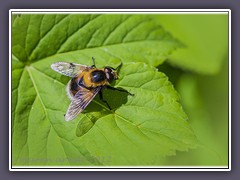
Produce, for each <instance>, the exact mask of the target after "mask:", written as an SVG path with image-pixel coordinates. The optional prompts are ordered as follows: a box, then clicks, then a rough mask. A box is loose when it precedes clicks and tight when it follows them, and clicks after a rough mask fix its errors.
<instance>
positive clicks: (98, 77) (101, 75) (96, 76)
mask: <svg viewBox="0 0 240 180" xmlns="http://www.w3.org/2000/svg"><path fill="white" fill-rule="evenodd" d="M91 76H92V81H93V82H94V83H99V82H102V81H105V79H106V75H105V72H104V71H101V70H96V71H93V72H92V73H91Z"/></svg>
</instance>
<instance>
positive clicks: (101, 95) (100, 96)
mask: <svg viewBox="0 0 240 180" xmlns="http://www.w3.org/2000/svg"><path fill="white" fill-rule="evenodd" d="M99 98H100V100H101V101H102V102H104V103H105V104H106V105H107V107H108V108H109V109H110V110H112V109H111V107H110V106H109V104H108V102H107V101H106V100H104V99H103V94H102V90H100V91H99Z"/></svg>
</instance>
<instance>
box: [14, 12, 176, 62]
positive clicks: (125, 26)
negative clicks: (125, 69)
mask: <svg viewBox="0 0 240 180" xmlns="http://www.w3.org/2000/svg"><path fill="white" fill-rule="evenodd" d="M12 40H13V43H12V51H13V54H14V55H15V56H16V57H17V58H18V59H19V60H20V61H22V62H25V63H26V64H29V63H31V62H34V61H36V60H40V59H42V58H45V57H49V56H53V55H56V54H62V53H66V52H72V51H74V52H77V53H80V54H82V56H93V55H94V56H96V57H95V58H96V59H100V58H105V59H117V60H121V61H123V62H132V61H137V62H139V61H141V62H147V63H149V64H151V65H154V66H156V65H159V64H161V63H162V62H163V61H164V60H165V59H166V58H167V56H168V55H169V53H171V52H172V51H173V50H174V49H175V48H177V47H179V46H180V43H179V42H178V41H176V40H175V39H174V38H173V37H171V36H170V35H169V34H168V33H167V32H166V31H164V29H163V28H162V27H161V26H160V25H159V23H158V21H157V20H156V19H154V18H153V16H150V15H149V16H146V15H97V14H96V15H74V14H72V15H21V17H20V18H17V19H15V21H14V23H13V24H12ZM89 52H91V53H92V54H90V53H89ZM68 58H69V57H68ZM71 58H74V57H71ZM84 59H86V57H85V58H84Z"/></svg>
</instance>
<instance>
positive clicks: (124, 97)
mask: <svg viewBox="0 0 240 180" xmlns="http://www.w3.org/2000/svg"><path fill="white" fill-rule="evenodd" d="M118 89H122V88H118ZM103 97H104V100H106V101H107V102H109V105H110V107H111V109H112V110H110V109H109V108H108V107H107V106H106V105H105V104H104V103H103V102H102V101H101V100H100V98H99V96H96V97H95V98H94V100H93V101H92V102H91V103H90V104H89V105H88V108H86V109H85V110H84V111H83V113H82V116H83V117H82V118H81V120H80V121H79V123H78V126H77V128H76V136H78V137H81V136H82V135H84V134H86V133H87V132H88V131H89V130H90V129H91V128H92V127H93V126H94V124H95V123H96V122H97V121H98V120H100V119H101V118H103V117H104V116H107V115H109V114H113V113H114V111H115V110H116V109H118V108H119V107H120V106H122V105H123V104H126V103H127V101H128V94H126V93H124V92H119V91H112V90H109V89H104V91H103Z"/></svg>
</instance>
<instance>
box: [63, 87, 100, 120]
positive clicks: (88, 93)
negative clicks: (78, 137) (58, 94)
mask: <svg viewBox="0 0 240 180" xmlns="http://www.w3.org/2000/svg"><path fill="white" fill-rule="evenodd" d="M100 90H101V87H97V88H94V89H92V90H89V89H86V88H83V87H81V88H80V90H79V91H78V92H77V93H76V94H75V96H74V98H73V99H72V102H71V104H70V106H69V108H68V110H67V113H66V115H65V119H66V121H71V120H73V119H74V118H75V117H76V116H77V115H79V114H80V113H81V112H82V111H83V110H84V109H85V108H86V107H87V105H88V104H89V103H90V102H91V101H92V100H93V98H94V97H95V96H96V94H97V93H98V92H99V91H100Z"/></svg>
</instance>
